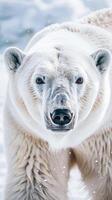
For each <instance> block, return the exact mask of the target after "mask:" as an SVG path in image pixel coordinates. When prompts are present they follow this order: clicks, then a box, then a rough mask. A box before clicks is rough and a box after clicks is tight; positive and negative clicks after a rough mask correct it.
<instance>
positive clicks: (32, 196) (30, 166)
mask: <svg viewBox="0 0 112 200" xmlns="http://www.w3.org/2000/svg"><path fill="white" fill-rule="evenodd" d="M10 126H13V127H11V130H12V132H10V130H9V128H8V126H7V128H6V129H5V132H6V135H5V137H7V144H6V151H7V161H8V173H7V181H6V183H7V185H6V190H5V200H66V199H67V182H68V176H69V167H70V163H69V156H70V154H69V152H68V150H67V151H61V152H58V153H53V152H51V151H50V150H49V147H48V144H47V143H45V142H43V141H42V140H40V139H36V138H34V137H32V136H29V134H27V133H22V132H19V129H18V128H17V127H16V129H15V127H14V125H12V123H10Z"/></svg>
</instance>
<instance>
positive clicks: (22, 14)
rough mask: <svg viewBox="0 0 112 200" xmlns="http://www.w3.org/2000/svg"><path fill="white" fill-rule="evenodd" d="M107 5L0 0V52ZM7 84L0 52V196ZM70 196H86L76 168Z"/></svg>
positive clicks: (104, 0) (107, 0) (93, 0)
mask: <svg viewBox="0 0 112 200" xmlns="http://www.w3.org/2000/svg"><path fill="white" fill-rule="evenodd" d="M109 6H110V7H111V6H112V1H111V0H99V1H98V0H10V1H8V0H0V53H1V54H2V53H3V52H4V50H5V49H6V47H8V46H17V47H20V48H24V47H25V45H26V44H27V42H28V41H29V39H30V38H31V37H32V36H33V35H34V33H35V32H37V31H38V30H40V29H42V28H43V27H45V26H47V25H49V24H52V23H56V22H63V21H74V20H76V19H77V18H80V17H82V16H84V15H86V14H88V13H89V12H91V11H93V10H98V9H101V8H104V7H109ZM6 85H7V73H6V71H5V67H4V63H3V59H2V56H1V55H0V200H2V199H3V198H2V193H3V188H4V183H5V174H6V161H5V156H4V147H3V125H2V121H3V119H2V111H3V103H4V99H5V91H6ZM69 197H70V200H75V199H77V200H89V197H88V194H87V191H86V188H85V187H84V185H83V184H82V183H81V176H80V173H79V171H78V169H75V171H74V170H73V171H72V172H71V178H70V183H69Z"/></svg>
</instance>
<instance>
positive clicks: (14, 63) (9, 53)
mask: <svg viewBox="0 0 112 200" xmlns="http://www.w3.org/2000/svg"><path fill="white" fill-rule="evenodd" d="M24 56H25V54H24V53H23V51H21V50H20V49H18V48H16V47H10V48H8V49H6V51H5V53H4V61H5V63H6V65H7V67H8V69H9V70H11V71H13V72H15V71H16V70H17V69H18V67H19V66H20V65H21V63H22V61H23V58H24Z"/></svg>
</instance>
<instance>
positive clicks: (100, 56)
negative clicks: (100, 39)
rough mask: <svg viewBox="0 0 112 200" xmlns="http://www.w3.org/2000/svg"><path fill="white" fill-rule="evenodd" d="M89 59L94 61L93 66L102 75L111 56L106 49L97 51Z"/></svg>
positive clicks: (111, 58) (111, 59) (108, 64)
mask: <svg viewBox="0 0 112 200" xmlns="http://www.w3.org/2000/svg"><path fill="white" fill-rule="evenodd" d="M91 57H92V58H93V59H94V61H95V65H96V67H97V68H98V70H99V71H100V72H101V73H104V72H105V71H106V70H107V69H108V67H109V66H110V63H111V61H112V54H111V52H110V51H109V50H107V49H98V50H97V51H95V52H94V53H93V54H92V55H91Z"/></svg>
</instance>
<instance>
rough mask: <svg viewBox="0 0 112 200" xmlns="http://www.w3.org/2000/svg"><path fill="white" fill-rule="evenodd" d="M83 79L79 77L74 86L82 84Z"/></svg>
mask: <svg viewBox="0 0 112 200" xmlns="http://www.w3.org/2000/svg"><path fill="white" fill-rule="evenodd" d="M83 81H84V80H83V78H82V77H79V78H78V79H77V80H76V82H75V83H76V84H82V83H83Z"/></svg>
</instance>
